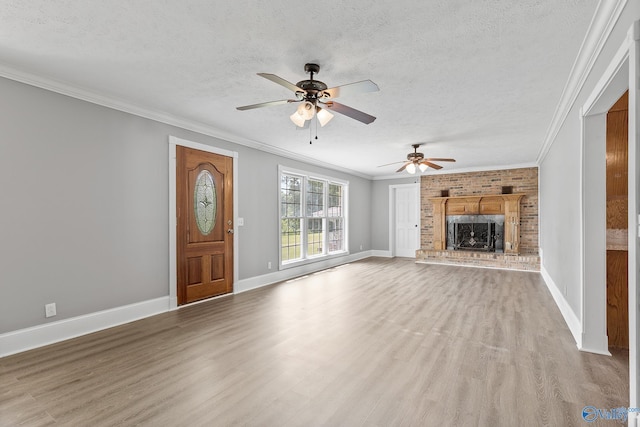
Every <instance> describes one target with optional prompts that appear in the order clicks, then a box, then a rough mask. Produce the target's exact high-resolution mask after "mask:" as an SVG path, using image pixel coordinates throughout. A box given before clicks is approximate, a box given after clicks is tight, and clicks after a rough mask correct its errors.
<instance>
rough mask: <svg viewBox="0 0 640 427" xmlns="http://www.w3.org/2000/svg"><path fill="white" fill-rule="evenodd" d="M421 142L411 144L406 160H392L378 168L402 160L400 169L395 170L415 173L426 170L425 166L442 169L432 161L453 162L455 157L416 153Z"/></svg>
mask: <svg viewBox="0 0 640 427" xmlns="http://www.w3.org/2000/svg"><path fill="white" fill-rule="evenodd" d="M421 145H422V144H412V145H411V146H412V147H413V153H409V154H407V160H406V161H405V160H402V161H400V162H393V163H387V164H386V165H380V166H378V167H379V168H381V167H383V166H389V165H394V164H396V163H402V162H404V165H402V167H401V168H400V169H398V170H397V171H396V172H402V171H403V170H405V169H406V170H407V172H409V173H410V174H414V173H416V170H420V172H424V171H425V170H427V168H428V167H429V168H433V169H436V170H438V169H442V166H440V165H438V164H436V163H433V162H455V161H456V160H455V159H443V158H437V157H429V158H425V157H424V154H423V153H418V147H420V146H421Z"/></svg>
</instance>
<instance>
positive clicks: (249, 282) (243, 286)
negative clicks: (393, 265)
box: [234, 251, 374, 294]
mask: <svg viewBox="0 0 640 427" xmlns="http://www.w3.org/2000/svg"><path fill="white" fill-rule="evenodd" d="M372 252H374V251H363V252H357V253H355V254H349V255H346V256H343V257H338V258H331V259H326V260H323V261H318V262H314V263H311V264H305V265H301V266H299V267H293V268H287V269H285V270H279V271H275V272H273V273H268V274H263V275H262V276H255V277H249V278H248V279H242V280H238V282H237V284H236V286H235V290H234V293H236V294H239V293H241V292H246V291H250V290H252V289H257V288H261V287H263V286H267V285H271V284H273V283H278V282H282V281H285V280H289V279H293V278H294V277H299V276H304V275H305V274H309V273H315V272H316V271H320V270H324V269H327V268H331V267H335V266H338V265H341V264H346V263H349V262H354V261H359V260H361V259H365V258H370V257H372V256H374V255H372Z"/></svg>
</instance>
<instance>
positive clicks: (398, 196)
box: [393, 184, 420, 258]
mask: <svg viewBox="0 0 640 427" xmlns="http://www.w3.org/2000/svg"><path fill="white" fill-rule="evenodd" d="M394 187H395V188H394V190H395V191H394V192H395V197H394V199H395V208H394V212H395V213H394V217H395V230H394V235H395V239H394V240H395V247H394V251H393V254H394V255H395V256H401V257H411V258H415V257H416V250H418V249H419V248H420V184H408V185H397V186H394Z"/></svg>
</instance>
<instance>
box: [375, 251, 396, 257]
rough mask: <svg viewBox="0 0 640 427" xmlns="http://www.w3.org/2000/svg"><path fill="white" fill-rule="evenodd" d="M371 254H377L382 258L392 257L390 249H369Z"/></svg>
mask: <svg viewBox="0 0 640 427" xmlns="http://www.w3.org/2000/svg"><path fill="white" fill-rule="evenodd" d="M371 256H377V257H382V258H393V255H392V254H391V251H380V250H373V251H371Z"/></svg>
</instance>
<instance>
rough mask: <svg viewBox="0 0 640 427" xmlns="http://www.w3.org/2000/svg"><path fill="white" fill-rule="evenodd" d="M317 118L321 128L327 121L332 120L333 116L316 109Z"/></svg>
mask: <svg viewBox="0 0 640 427" xmlns="http://www.w3.org/2000/svg"><path fill="white" fill-rule="evenodd" d="M317 116H318V121H319V122H320V126H321V127H322V126H324V125H326V124H327V123H329V120H331V119H333V114H331V113H330V112H328V111H327V110H325V109H322V108H320V107H318V114H317Z"/></svg>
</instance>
